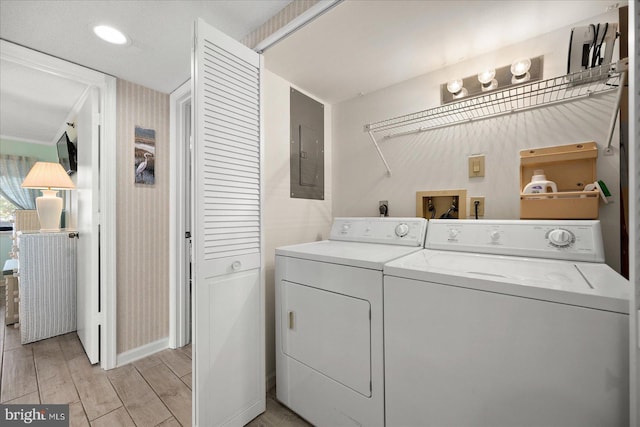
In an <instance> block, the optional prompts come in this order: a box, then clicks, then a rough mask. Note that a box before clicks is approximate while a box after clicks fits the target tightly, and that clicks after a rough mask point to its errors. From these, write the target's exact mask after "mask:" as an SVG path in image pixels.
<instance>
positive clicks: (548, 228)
mask: <svg viewBox="0 0 640 427" xmlns="http://www.w3.org/2000/svg"><path fill="white" fill-rule="evenodd" d="M425 247H426V249H425V250H423V251H420V252H417V253H414V254H412V255H409V256H407V257H404V258H401V259H399V260H396V261H393V262H390V263H389V264H387V265H386V266H385V268H384V272H385V279H384V313H385V323H384V336H385V398H386V424H387V426H416V425H421V426H488V427H489V426H490V427H499V426H536V427H539V426H563V427H570V426H576V427H586V426H594V427H601V426H626V425H628V422H629V318H628V312H629V295H630V286H629V283H628V281H627V280H625V279H624V278H623V277H621V276H620V275H618V274H617V273H616V272H615V271H613V270H612V269H611V268H610V267H608V266H607V265H606V264H604V256H603V248H602V237H601V231H600V223H599V222H598V221H495V220H486V221H483V220H481V221H457V220H455V221H451V220H432V221H430V222H429V230H428V233H427V239H426V243H425Z"/></svg>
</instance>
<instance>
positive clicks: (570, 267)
mask: <svg viewBox="0 0 640 427" xmlns="http://www.w3.org/2000/svg"><path fill="white" fill-rule="evenodd" d="M384 274H385V275H390V276H396V277H405V278H409V279H416V280H422V281H428V282H434V283H441V284H445V285H452V286H460V287H466V288H473V289H478V290H483V291H490V292H498V293H503V294H509V295H514V296H521V297H528V298H535V299H541V300H545V301H553V302H560V303H565V304H572V305H577V306H583V307H589V308H597V309H601V310H609V311H616V312H619V313H628V312H629V295H630V290H629V282H628V281H627V280H626V279H624V278H623V277H622V276H620V275H619V274H617V273H616V272H615V271H613V270H612V269H611V268H610V267H609V266H607V265H605V264H593V263H574V262H568V261H557V260H544V259H538V258H523V257H510V256H499V255H486V254H472V253H465V252H451V251H436V250H429V249H426V250H423V251H420V252H417V253H415V254H412V255H409V256H407V257H404V258H401V259H398V260H395V261H392V262H390V263H388V264H387V265H385V267H384Z"/></svg>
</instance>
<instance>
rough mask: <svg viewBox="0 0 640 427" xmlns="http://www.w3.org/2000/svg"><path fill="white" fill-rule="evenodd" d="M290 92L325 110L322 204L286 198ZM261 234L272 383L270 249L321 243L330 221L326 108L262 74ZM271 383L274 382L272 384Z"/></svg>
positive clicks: (329, 147) (271, 75)
mask: <svg viewBox="0 0 640 427" xmlns="http://www.w3.org/2000/svg"><path fill="white" fill-rule="evenodd" d="M291 87H294V88H295V89H297V90H299V91H301V92H303V93H305V94H306V95H308V96H310V97H311V98H314V99H315V100H317V101H318V102H321V103H323V104H324V105H325V108H324V129H325V130H324V135H325V136H324V162H325V163H324V167H325V172H324V177H325V178H324V179H325V182H324V189H325V192H324V200H307V199H294V198H291V197H290V196H289V194H290V187H289V175H290V174H289V150H290V148H289V145H290V143H289V138H290V136H289V134H290V124H289V95H290V89H291ZM264 90H265V93H264V100H265V104H264V109H265V111H264V114H265V121H264V123H265V125H264V135H265V150H264V155H265V158H264V182H265V188H264V231H265V264H266V266H265V267H266V268H265V269H266V356H267V360H266V372H267V377H268V378H269V379H270V381H274V380H275V370H276V362H275V288H274V260H275V248H277V247H279V246H284V245H291V244H295V243H302V242H310V241H314V240H322V239H326V238H327V237H328V234H329V230H330V228H331V221H332V218H333V216H332V212H331V205H332V191H331V190H332V188H333V185H332V179H331V176H332V174H331V159H332V156H331V150H332V143H331V106H330V105H328V104H326V103H324V102H323V101H322V100H321V99H318V98H317V97H314V96H313V95H312V94H310V93H307V92H305V91H304V90H303V89H300V88H297V87H295V86H292V85H291V83H289V82H288V81H286V80H284V79H282V78H281V77H279V76H277V75H276V74H274V73H272V72H270V71H269V70H265V71H264ZM274 384H275V383H274Z"/></svg>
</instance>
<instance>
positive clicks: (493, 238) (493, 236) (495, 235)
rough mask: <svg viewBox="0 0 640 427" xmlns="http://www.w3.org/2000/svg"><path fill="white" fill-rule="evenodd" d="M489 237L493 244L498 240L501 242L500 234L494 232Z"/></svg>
mask: <svg viewBox="0 0 640 427" xmlns="http://www.w3.org/2000/svg"><path fill="white" fill-rule="evenodd" d="M489 237H490V238H491V241H492V242H497V241H498V240H500V232H499V231H492V232H491V234H489Z"/></svg>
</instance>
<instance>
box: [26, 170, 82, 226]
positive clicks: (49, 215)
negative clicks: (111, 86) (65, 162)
mask: <svg viewBox="0 0 640 427" xmlns="http://www.w3.org/2000/svg"><path fill="white" fill-rule="evenodd" d="M22 188H35V189H39V190H41V191H42V196H40V197H38V198H36V210H37V211H38V219H39V220H40V231H41V232H54V231H60V215H61V214H62V199H61V198H60V197H58V196H57V193H58V190H69V189H72V188H76V186H75V185H74V184H73V181H71V178H69V175H67V173H66V172H65V171H64V169H63V168H62V166H61V165H60V164H59V163H50V162H36V164H35V165H33V167H32V168H31V170H30V171H29V173H28V174H27V177H26V178H25V179H24V181H23V182H22Z"/></svg>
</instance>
